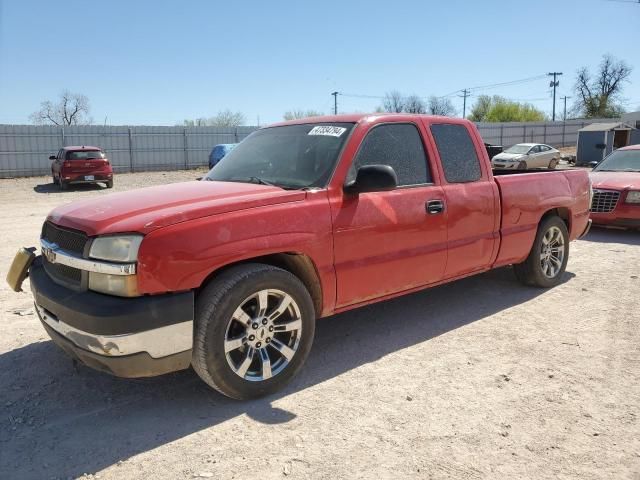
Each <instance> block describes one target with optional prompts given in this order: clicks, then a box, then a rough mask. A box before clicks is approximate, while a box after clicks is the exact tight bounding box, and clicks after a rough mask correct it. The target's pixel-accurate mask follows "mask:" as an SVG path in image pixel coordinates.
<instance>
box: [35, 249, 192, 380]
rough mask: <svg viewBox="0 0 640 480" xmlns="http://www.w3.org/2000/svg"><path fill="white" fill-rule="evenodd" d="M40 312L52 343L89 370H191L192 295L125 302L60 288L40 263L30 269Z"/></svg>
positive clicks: (123, 373)
mask: <svg viewBox="0 0 640 480" xmlns="http://www.w3.org/2000/svg"><path fill="white" fill-rule="evenodd" d="M29 278H30V280H31V290H32V292H33V296H34V301H35V306H36V311H37V313H38V316H39V318H40V321H41V322H42V324H43V326H44V328H45V330H46V331H47V333H48V334H49V336H50V337H51V339H52V340H53V341H54V342H55V343H56V344H57V345H58V346H60V347H61V348H62V349H63V350H64V351H65V352H66V353H67V354H68V355H69V356H71V357H72V358H74V359H76V360H79V361H80V362H82V363H84V364H85V365H87V366H89V367H92V368H95V369H97V370H101V371H104V372H108V373H111V374H113V375H116V376H119V377H150V376H155V375H161V374H164V373H169V372H173V371H177V370H182V369H185V368H188V367H189V365H190V364H191V348H192V344H193V318H194V294H193V292H184V293H170V294H164V295H154V296H143V297H134V298H122V297H115V296H111V295H104V294H101V293H96V292H92V291H75V290H71V289H69V288H67V287H64V286H62V285H59V284H57V283H55V282H54V281H53V280H52V279H51V278H50V277H49V276H48V275H47V273H46V272H45V271H44V268H43V266H42V262H41V260H40V258H36V260H35V261H34V262H33V264H32V266H31V268H30V269H29Z"/></svg>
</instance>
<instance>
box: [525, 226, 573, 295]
mask: <svg viewBox="0 0 640 480" xmlns="http://www.w3.org/2000/svg"><path fill="white" fill-rule="evenodd" d="M568 259H569V232H568V231H567V226H566V224H565V223H564V221H563V220H562V219H561V218H560V217H557V216H552V217H547V218H545V219H544V220H543V221H542V222H541V223H540V226H539V227H538V233H537V234H536V238H535V240H534V242H533V247H531V252H530V253H529V256H528V257H527V259H526V260H525V261H524V262H522V263H519V264H517V265H514V266H513V269H514V271H515V274H516V277H518V280H520V281H521V282H522V283H524V284H525V285H530V286H533V287H540V288H550V287H555V286H556V285H558V284H559V283H560V282H561V281H562V277H563V275H564V272H565V270H566V268H567V261H568Z"/></svg>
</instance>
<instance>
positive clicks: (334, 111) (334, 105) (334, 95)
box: [331, 92, 339, 115]
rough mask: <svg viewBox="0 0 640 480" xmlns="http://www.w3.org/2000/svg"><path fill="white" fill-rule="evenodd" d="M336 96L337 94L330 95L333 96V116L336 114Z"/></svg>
mask: <svg viewBox="0 0 640 480" xmlns="http://www.w3.org/2000/svg"><path fill="white" fill-rule="evenodd" d="M338 94H339V92H333V93H332V94H331V95H333V114H334V115H337V114H338Z"/></svg>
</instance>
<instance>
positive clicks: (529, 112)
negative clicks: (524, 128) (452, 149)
mask: <svg viewBox="0 0 640 480" xmlns="http://www.w3.org/2000/svg"><path fill="white" fill-rule="evenodd" d="M545 119H546V117H545V114H544V113H543V112H542V111H541V110H538V109H537V108H536V107H534V106H533V105H531V104H530V103H519V102H514V101H512V100H508V99H506V98H504V97H501V96H499V95H494V96H493V97H489V96H488V95H481V96H480V97H478V100H477V101H476V103H475V104H474V105H473V107H472V108H471V115H469V120H471V121H473V122H540V121H543V120H545Z"/></svg>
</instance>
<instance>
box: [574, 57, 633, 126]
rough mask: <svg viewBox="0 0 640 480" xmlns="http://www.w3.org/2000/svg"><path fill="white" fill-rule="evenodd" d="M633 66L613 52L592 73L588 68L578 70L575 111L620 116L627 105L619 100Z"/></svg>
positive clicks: (598, 115)
mask: <svg viewBox="0 0 640 480" xmlns="http://www.w3.org/2000/svg"><path fill="white" fill-rule="evenodd" d="M632 70H633V69H632V67H631V66H629V65H628V64H627V63H626V62H624V61H623V60H616V58H615V57H613V56H612V55H609V54H607V55H604V56H603V57H602V62H600V66H599V67H598V71H597V72H596V74H595V75H594V76H592V75H591V73H590V72H589V69H588V68H587V67H582V68H581V69H580V70H578V73H577V78H576V84H575V87H574V89H575V92H576V96H577V97H578V100H577V101H576V103H575V105H574V113H576V114H578V115H584V116H585V117H587V118H589V117H619V116H620V115H621V114H622V113H623V111H624V108H623V107H622V105H621V104H620V103H619V102H620V96H621V93H622V88H623V86H624V83H625V82H628V81H629V76H630V75H631V71H632Z"/></svg>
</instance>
